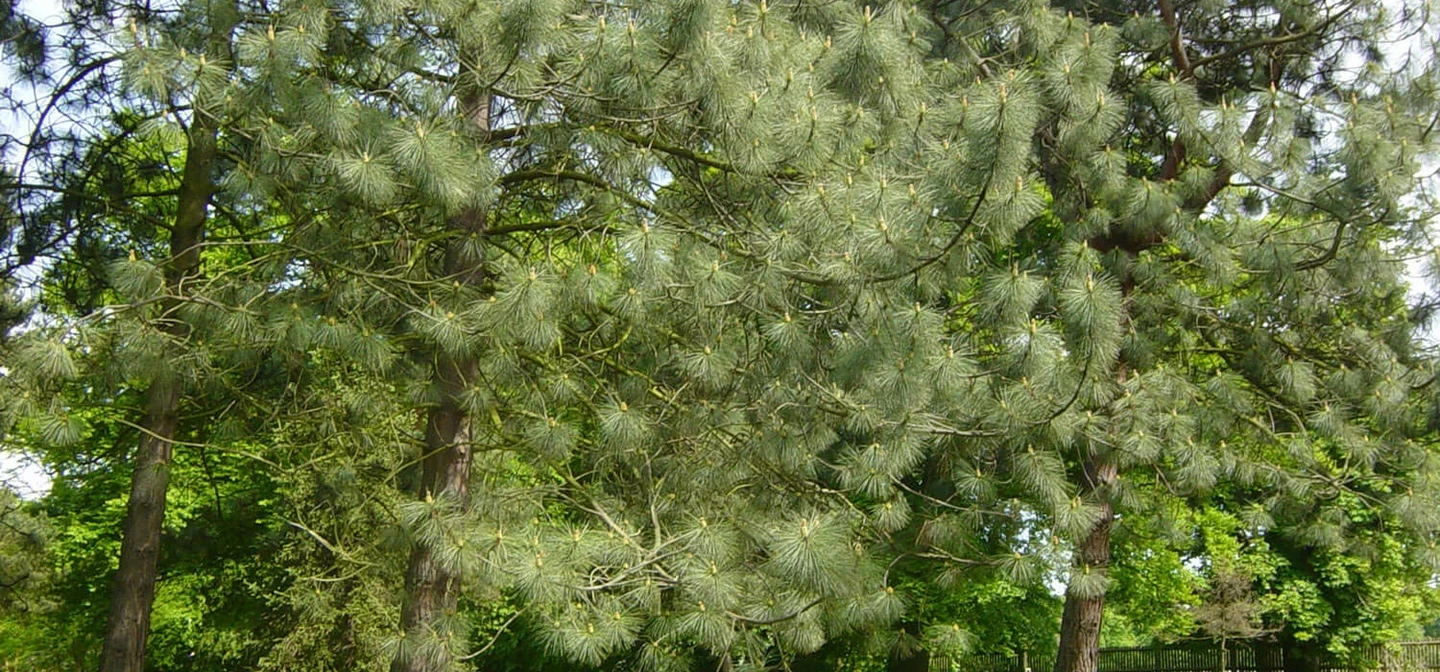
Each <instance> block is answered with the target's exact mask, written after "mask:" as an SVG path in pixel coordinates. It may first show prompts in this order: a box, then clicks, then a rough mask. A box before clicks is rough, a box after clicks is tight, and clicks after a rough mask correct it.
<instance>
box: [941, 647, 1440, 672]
mask: <svg viewBox="0 0 1440 672" xmlns="http://www.w3.org/2000/svg"><path fill="white" fill-rule="evenodd" d="M1096 663H1097V665H1096V667H1097V668H1099V669H1098V672H1366V671H1378V672H1427V671H1440V640H1432V641H1423V642H1398V643H1394V644H1387V645H1375V646H1366V647H1361V648H1357V649H1355V650H1353V651H1351V652H1350V653H1349V654H1348V655H1346V656H1344V657H1339V658H1337V657H1335V656H1331V655H1328V654H1322V653H1318V652H1315V651H1313V650H1303V649H1298V648H1287V647H1284V646H1281V645H1277V644H1264V643H1249V642H1229V643H1227V644H1226V645H1225V647H1224V648H1223V649H1222V648H1221V647H1220V646H1219V645H1218V644H1204V645H1184V646H1158V647H1133V648H1106V649H1100V652H1099V655H1098V657H1097V660H1096ZM1054 664H1055V661H1054V660H1052V659H1049V658H1041V657H1038V656H1035V657H1032V656H1030V655H1029V654H1026V653H1023V652H1022V653H1020V654H1018V655H1013V656H1011V655H1002V654H980V655H974V656H966V657H964V658H961V659H959V660H956V661H954V670H955V672H1051V669H1052V668H1053V667H1054Z"/></svg>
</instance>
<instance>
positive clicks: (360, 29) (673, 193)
mask: <svg viewBox="0 0 1440 672" xmlns="http://www.w3.org/2000/svg"><path fill="white" fill-rule="evenodd" d="M1411 9H1413V11H1414V12H1416V13H1414V14H1410V13H1409V11H1410V10H1411ZM1422 9H1423V8H1409V9H1407V11H1406V12H1404V13H1402V14H1401V15H1398V16H1397V15H1394V14H1393V13H1392V10H1391V9H1387V7H1386V6H1385V5H1384V4H1383V3H1379V2H1374V3H1367V2H1363V1H1355V2H1346V3H1328V2H1324V1H1322V0H1315V1H1308V2H1293V3H1292V2H1247V3H1241V4H1240V5H1223V4H1216V3H1204V2H1181V3H1175V2H1171V0H1160V2H1158V3H1157V4H1156V5H1155V6H1151V5H1149V4H1146V3H1125V2H1113V3H1103V2H1102V3H1098V4H1096V3H1090V4H1076V5H1074V6H1068V5H1065V4H1064V3H1057V4H1056V5H1053V6H1052V5H1049V4H1045V3H1043V2H1030V1H1028V0H1016V1H1013V2H1011V1H1008V0H1006V1H1001V2H929V1H915V2H906V1H896V2H875V3H867V2H850V1H848V0H846V1H841V2H836V1H834V0H797V1H795V2H789V1H786V2H776V3H773V4H772V3H769V2H767V1H766V0H758V1H756V2H750V1H748V0H747V1H745V2H734V3H732V2H721V1H718V0H664V1H660V2H633V3H625V2H588V1H584V0H500V1H497V2H462V1H458V0H433V1H429V0H414V1H411V0H364V1H360V2H348V1H336V2H330V3H321V2H309V1H297V2H286V3H279V4H273V5H272V4H267V3H257V4H248V3H240V4H227V3H222V2H218V1H217V0H205V1H203V2H188V1H182V2H177V3H175V5H174V6H173V7H166V8H164V9H161V10H156V9H154V8H151V7H149V6H148V5H147V6H140V5H136V6H124V5H119V4H116V5H110V4H101V5H94V6H91V5H88V4H87V5H84V6H77V7H75V8H74V9H73V10H72V13H71V15H70V17H69V23H68V24H67V25H68V28H67V30H68V31H70V32H68V33H65V41H64V42H63V43H62V44H63V45H65V46H68V47H69V48H70V49H71V51H72V54H73V56H72V58H71V60H70V63H71V65H70V66H68V67H69V68H70V69H71V71H70V72H69V73H68V74H67V75H66V77H68V79H66V78H61V79H58V80H57V82H58V84H57V85H56V86H55V87H54V88H53V91H54V98H53V100H54V101H55V103H56V106H63V107H65V108H66V109H75V110H79V111H80V112H81V117H82V118H85V119H87V123H93V124H94V125H93V127H86V128H83V129H77V128H75V127H73V126H71V125H68V124H60V123H55V122H49V121H45V119H43V118H42V120H41V123H40V130H39V131H38V132H37V133H36V134H35V135H34V136H33V137H32V139H31V140H30V141H29V142H28V143H27V146H26V149H27V150H28V152H30V155H33V156H34V157H35V160H34V161H35V163H34V165H35V166H37V167H33V168H27V167H25V166H24V165H22V167H21V169H20V172H19V173H18V175H19V176H20V177H19V178H18V179H20V183H19V184H17V185H13V186H11V192H12V194H13V195H12V199H13V202H14V204H15V208H16V209H17V211H18V212H20V213H22V214H23V215H24V216H25V217H29V218H30V219H29V220H28V221H26V222H25V224H26V226H27V227H28V228H26V229H25V230H26V231H27V232H33V233H31V234H30V235H31V238H33V239H35V240H44V241H48V242H46V244H45V246H44V247H43V249H44V251H45V252H44V254H43V255H32V257H33V256H42V257H43V256H44V255H50V256H49V258H50V261H48V262H46V263H47V264H48V265H44V266H43V272H44V275H43V280H42V281H41V283H40V285H41V287H42V288H43V289H44V291H43V293H42V298H43V300H42V303H41V309H40V311H39V316H38V317H37V318H35V319H33V320H32V322H33V323H34V325H35V326H33V327H31V328H28V330H26V331H25V332H24V333H23V334H20V335H18V336H17V341H16V344H15V352H17V353H20V356H18V357H17V361H16V364H15V365H13V366H11V367H10V368H7V369H5V370H3V371H0V383H3V390H4V396H3V398H0V411H3V417H4V419H5V421H6V427H7V428H10V427H13V428H14V429H13V431H15V432H16V433H17V436H19V435H23V436H25V437H27V440H34V441H36V442H38V443H40V444H43V445H48V446H52V447H55V448H56V449H59V448H65V447H67V446H76V445H82V446H83V445H84V444H85V441H86V437H87V436H89V435H90V434H89V433H88V432H89V430H88V429H87V424H86V423H87V422H94V421H95V420H96V418H103V419H104V420H105V421H106V422H111V423H118V424H120V425H123V426H125V427H129V428H132V429H133V430H134V434H133V437H134V439H135V441H137V442H138V445H139V446H140V448H139V450H138V452H136V453H135V454H134V456H133V458H130V457H129V456H130V452H129V451H128V449H116V448H100V447H88V450H90V451H97V452H100V453H102V454H103V455H105V456H106V459H110V460H121V459H127V458H128V459H133V464H134V467H133V475H132V486H131V495H130V497H129V500H128V501H129V507H130V509H129V514H128V518H127V523H126V528H125V531H124V544H123V546H122V550H121V554H120V563H119V567H120V570H119V573H118V574H117V580H116V590H115V593H114V595H113V597H112V599H111V602H110V609H111V614H112V615H111V623H110V627H109V633H108V636H107V639H106V645H105V649H104V652H103V654H102V660H103V661H104V662H103V663H102V669H105V670H139V669H142V667H143V664H144V663H143V660H144V644H145V637H146V632H147V623H148V613H149V605H150V600H151V599H152V597H153V593H154V589H155V588H154V587H155V581H156V557H157V550H156V549H157V545H158V544H159V543H160V541H161V539H162V532H163V530H164V529H165V515H164V506H165V489H166V467H167V465H168V463H169V461H170V458H171V454H172V451H173V450H187V449H192V448H193V449H196V450H203V449H209V448H218V449H220V450H230V451H232V452H235V453H236V454H243V455H245V456H246V457H247V459H253V460H254V462H255V464H256V465H257V468H264V469H269V470H272V471H273V473H274V478H275V479H276V482H279V483H282V484H283V488H282V490H281V493H280V494H279V495H278V496H279V497H280V498H281V499H282V500H284V502H285V504H286V506H285V507H282V508H286V509H288V511H289V512H288V513H286V514H283V515H285V520H284V521H283V522H284V527H285V529H287V530H288V534H289V535H290V536H289V537H287V538H286V542H285V548H286V552H285V557H286V558H287V560H288V561H291V563H292V565H293V571H291V572H290V574H289V575H288V578H287V585H285V586H283V587H282V588H280V589H278V590H276V591H274V593H273V596H275V597H273V599H274V603H273V605H272V606H273V608H275V609H277V610H279V611H280V612H281V613H283V614H284V619H285V622H286V623H287V624H288V625H290V626H292V627H290V628H289V630H288V632H286V633H284V634H282V635H281V636H279V637H278V639H277V640H276V641H275V642H274V643H273V644H272V646H271V648H270V651H269V654H268V655H266V656H264V657H263V659H262V660H260V661H258V662H257V664H260V665H262V666H268V667H269V668H271V669H287V668H288V669H294V668H296V667H300V666H304V667H306V668H309V669H353V668H355V667H363V668H367V669H376V668H379V667H384V666H387V665H388V666H389V667H390V669H391V670H394V671H397V672H398V671H413V672H421V671H427V672H431V671H438V670H452V669H467V666H469V665H471V664H472V663H471V662H469V661H476V660H480V661H483V660H484V657H483V656H485V655H486V652H487V651H489V650H490V649H491V647H493V646H495V645H496V644H497V642H500V641H501V640H503V639H504V638H506V637H513V636H515V635H514V634H513V633H515V632H517V631H518V632H524V633H526V635H527V636H529V637H533V638H534V639H535V640H536V641H537V642H538V643H539V647H540V648H542V649H543V651H544V653H545V655H547V656H550V657H552V658H553V659H557V660H568V661H573V662H576V663H580V664H584V665H587V666H622V667H623V668H624V669H643V670H690V669H755V670H759V669H776V668H780V669H784V668H787V667H789V666H790V665H792V664H799V663H800V661H803V660H804V659H805V657H806V656H810V655H812V654H815V653H816V652H817V651H819V650H820V649H821V648H822V647H823V646H825V645H826V644H827V643H829V642H835V641H839V640H841V639H844V640H845V641H850V642H861V643H862V646H861V649H865V648H868V649H869V650H870V651H871V652H879V653H883V654H885V655H890V656H892V657H893V658H894V659H895V660H897V661H908V662H909V663H911V664H916V665H923V666H930V667H932V668H935V669H943V668H945V666H946V665H947V664H948V661H950V660H951V659H952V658H953V657H954V656H956V655H959V654H961V653H963V652H964V651H965V649H966V647H967V646H969V645H970V643H971V640H970V638H969V637H968V636H967V634H966V633H965V632H964V631H963V630H962V629H961V628H960V626H959V625H958V624H956V623H949V622H929V621H927V620H926V618H927V617H926V616H923V614H925V613H930V612H925V611H923V610H919V611H917V610H916V609H914V608H913V607H914V605H913V604H912V602H911V598H909V597H907V595H906V592H905V590H904V589H903V587H902V586H901V584H900V581H899V577H900V576H901V575H902V574H904V575H905V576H908V577H922V579H921V580H925V581H934V582H936V583H937V585H939V586H941V587H942V589H943V587H944V586H952V585H954V582H957V581H967V580H977V579H979V580H985V581H992V580H996V579H997V578H998V579H1000V580H1003V581H1006V582H1010V583H1015V584H1032V583H1033V582H1035V581H1037V580H1038V579H1039V577H1040V576H1041V575H1042V574H1043V572H1044V571H1045V567H1044V560H1043V558H1042V556H1043V554H1044V553H1045V552H1047V551H1046V549H1051V550H1053V549H1055V548H1061V549H1069V550H1070V551H1071V553H1072V555H1073V560H1072V562H1071V565H1072V566H1071V567H1069V568H1068V571H1067V572H1066V576H1067V579H1068V588H1067V593H1066V598H1065V599H1066V604H1065V610H1064V615H1063V619H1062V622H1061V624H1060V651H1059V656H1058V659H1057V663H1056V672H1093V670H1094V667H1095V650H1096V647H1097V646H1098V641H1099V632H1100V627H1101V616H1102V613H1103V605H1104V596H1105V594H1106V591H1107V589H1108V584H1109V581H1110V575H1109V572H1108V565H1109V563H1110V557H1111V550H1110V535H1111V534H1112V531H1114V530H1120V531H1124V530H1125V529H1126V527H1127V526H1132V527H1133V528H1134V529H1140V528H1141V527H1144V529H1164V528H1166V527H1167V526H1170V527H1173V526H1174V525H1176V524H1178V523H1177V520H1178V519H1183V518H1184V516H1183V515H1176V512H1177V511H1184V510H1185V509H1186V508H1187V507H1195V508H1198V507H1202V506H1212V507H1216V508H1219V509H1227V510H1232V511H1231V512H1232V513H1233V514H1234V515H1236V516H1240V517H1242V519H1243V520H1244V521H1245V523H1246V525H1248V526H1249V528H1248V529H1247V530H1246V532H1245V533H1246V534H1248V535H1253V536H1256V537H1259V536H1274V537H1275V538H1277V539H1283V540H1285V543H1287V544H1292V545H1295V546H1298V547H1303V548H1315V549H1321V550H1323V551H1324V552H1326V553H1334V554H1341V555H1345V554H1348V555H1353V556H1356V557H1364V556H1365V555H1366V554H1370V553H1374V552H1376V549H1374V548H1370V547H1368V546H1367V545H1366V544H1365V543H1363V542H1358V541H1354V539H1357V538H1361V539H1363V538H1364V535H1357V534H1355V533H1356V532H1357V531H1364V530H1366V529H1375V530H1379V529H1384V530H1386V531H1387V532H1388V533H1389V534H1391V535H1395V537H1396V538H1399V539H1403V544H1404V546H1405V548H1406V552H1407V553H1408V556H1407V559H1406V560H1405V562H1407V563H1410V564H1411V565H1412V566H1417V567H1427V566H1428V567H1431V568H1433V569H1440V555H1436V553H1435V542H1436V541H1437V535H1440V518H1437V517H1436V515H1435V511H1440V501H1437V500H1440V491H1437V488H1440V482H1437V480H1436V467H1437V466H1440V462H1437V459H1436V453H1435V450H1436V449H1435V448H1434V445H1433V441H1434V431H1435V427H1434V426H1433V422H1432V421H1431V418H1432V417H1434V409H1435V407H1436V405H1435V401H1436V399H1435V398H1434V389H1435V387H1434V385H1433V384H1432V383H1431V380H1432V377H1433V376H1434V375H1435V372H1434V367H1433V361H1432V359H1431V357H1430V354H1429V353H1428V352H1426V351H1425V349H1424V348H1423V347H1422V345H1421V343H1420V341H1419V340H1418V336H1417V331H1416V326H1417V324H1418V322H1419V320H1420V317H1421V316H1420V315H1419V314H1417V313H1414V312H1412V311H1411V310H1410V308H1409V306H1407V304H1406V295H1405V291H1406V284H1405V281H1404V279H1403V273H1404V263H1403V262H1404V259H1405V258H1406V257H1407V255H1411V254H1414V253H1416V252H1421V251H1426V248H1425V246H1424V245H1425V244H1424V241H1425V240H1426V238H1425V227H1426V226H1427V224H1428V223H1429V222H1428V217H1429V214H1430V213H1429V212H1428V211H1427V210H1426V209H1425V203H1424V201H1423V200H1421V199H1420V198H1419V197H1418V196H1417V194H1419V193H1420V192H1421V190H1422V182H1421V181H1420V180H1421V178H1420V177H1419V175H1418V174H1419V173H1420V171H1421V169H1422V166H1424V165H1426V163H1425V162H1426V161H1429V160H1433V158H1434V155H1435V152H1434V149H1435V147H1434V145H1435V143H1436V134H1435V132H1434V131H1435V130H1436V129H1435V126H1436V119H1437V118H1440V104H1437V102H1436V101H1437V96H1436V88H1435V86H1436V84H1437V82H1436V72H1435V70H1434V67H1435V63H1434V59H1433V58H1428V57H1429V56H1433V53H1431V52H1433V49H1434V45H1433V44H1429V43H1426V42H1424V39H1423V36H1424V35H1426V33H1424V30H1425V29H1426V28H1433V24H1432V23H1431V22H1430V20H1429V19H1428V15H1427V14H1424V13H1423V12H1422V11H1421V10H1422ZM115 26H120V27H121V28H120V29H119V30H118V31H114V30H112V29H113V28H114V27H115ZM1406 31H1409V32H1408V33H1407V32H1406ZM1407 34H1408V35H1411V36H1422V37H1421V38H1417V39H1412V40H1411V41H1410V42H1409V44H1411V45H1412V46H1414V48H1416V49H1419V50H1426V49H1428V50H1429V51H1425V52H1424V55H1425V56H1427V58H1420V59H1418V60H1417V61H1415V62H1414V63H1412V64H1410V65H1402V64H1399V63H1395V62H1393V61H1387V60H1386V54H1385V53H1384V49H1383V48H1382V44H1383V41H1384V40H1387V39H1391V38H1394V37H1396V36H1401V35H1407ZM95 35H98V36H99V40H100V43H103V44H105V45H107V46H106V47H105V48H103V49H100V48H96V47H94V46H93V44H94V42H93V41H91V40H89V39H88V38H90V37H92V36H95ZM27 53H28V52H27ZM77 63H78V64H79V65H76V64H77ZM100 92H106V93H108V92H115V94H116V95H115V97H113V98H111V99H110V103H109V104H110V105H111V107H109V108H105V107H102V101H101V99H98V98H96V97H95V96H96V95H97V94H98V93H100ZM27 160H28V159H27ZM26 171H34V172H35V173H36V174H41V173H43V175H44V177H45V179H47V180H51V181H53V182H54V183H55V184H58V185H60V186H59V187H58V188H56V189H54V190H47V189H44V188H41V187H40V186H39V185H31V184H29V183H28V181H29V180H30V178H29V175H30V173H27V172H26ZM27 263H29V262H28V260H27ZM192 418H193V420H190V419H192ZM187 422H193V424H187ZM257 444H258V447H257ZM104 451H109V452H104ZM1237 590H1238V588H1237ZM1242 592H1243V591H1242ZM917 613H919V614H922V615H917ZM484 614H489V615H490V616H494V615H495V614H501V615H502V616H501V617H499V618H490V617H486V616H483V615H484ZM477 623H483V624H484V625H483V626H481V627H478V628H477Z"/></svg>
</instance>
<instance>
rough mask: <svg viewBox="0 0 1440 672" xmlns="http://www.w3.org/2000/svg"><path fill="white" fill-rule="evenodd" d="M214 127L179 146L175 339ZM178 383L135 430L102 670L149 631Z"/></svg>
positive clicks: (118, 667) (125, 657)
mask: <svg viewBox="0 0 1440 672" xmlns="http://www.w3.org/2000/svg"><path fill="white" fill-rule="evenodd" d="M217 135H218V129H217V127H216V124H215V123H214V120H213V118H211V117H208V116H206V115H202V114H196V115H195V120H194V123H193V124H192V125H191V127H190V132H189V134H188V137H187V141H186V148H185V169H184V172H183V174H182V175H181V179H180V191H179V195H178V197H177V203H176V214H175V227H174V229H173V230H172V231H171V233H170V260H169V262H167V263H166V265H165V284H166V290H167V292H168V294H169V296H170V298H168V299H166V300H165V301H164V303H163V306H164V316H163V317H162V322H161V325H160V328H161V329H162V330H164V331H165V332H166V333H168V334H170V335H171V336H172V337H174V338H175V339H177V340H179V339H183V338H185V337H186V335H187V334H188V333H189V326H188V325H186V324H185V323H184V322H183V320H181V318H179V317H178V316H177V314H176V308H177V307H178V304H179V299H178V298H176V297H178V296H180V295H182V294H183V293H184V292H186V291H187V288H186V286H185V285H186V283H187V282H188V281H190V280H192V279H193V278H194V277H195V275H196V273H197V272H198V271H199V268H200V245H201V243H202V242H203V240H204V238H205V223H206V217H207V213H208V209H209V206H210V197H211V195H212V194H213V193H214V182H213V180H212V177H211V176H212V174H213V172H214V169H215V162H216V157H217V151H216V146H215V143H216V139H217ZM183 387H184V383H183V382H182V381H180V380H176V379H173V378H171V379H162V380H157V381H154V382H152V383H151V384H150V387H149V389H147V390H146V392H145V407H146V411H145V419H144V422H143V424H142V425H141V432H142V433H141V437H140V446H139V450H138V451H136V454H135V472H134V474H133V475H132V476H131V479H130V500H129V502H128V504H127V505H126V511H125V527H124V533H123V534H124V537H123V539H122V541H121V543H120V568H119V569H118V570H117V571H116V573H115V583H114V587H113V588H112V591H111V594H110V615H109V619H108V622H107V625H106V630H105V642H104V645H103V648H102V650H101V654H100V672H140V671H141V670H143V669H144V667H145V640H146V636H147V635H148V634H149V631H150V605H151V603H152V602H154V600H155V565H156V560H157V559H158V558H159V552H160V532H161V528H162V527H163V525H164V522H165V492H166V489H167V488H168V486H169V484H170V458H171V456H172V452H173V448H174V441H175V435H176V432H178V431H179V425H180V418H179V410H180V401H181V397H182V392H183V389H182V388H183Z"/></svg>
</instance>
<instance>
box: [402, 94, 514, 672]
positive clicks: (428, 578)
mask: <svg viewBox="0 0 1440 672" xmlns="http://www.w3.org/2000/svg"><path fill="white" fill-rule="evenodd" d="M463 104H464V105H465V108H466V109H467V110H468V113H467V114H468V116H469V117H470V120H471V122H472V124H474V125H475V126H476V127H477V130H479V131H480V132H482V133H483V132H486V131H488V130H489V107H490V103H489V98H488V96H481V95H476V96H474V97H472V98H470V99H468V100H466V101H464V102H463ZM450 226H451V228H452V229H454V232H455V234H456V240H455V241H454V242H452V243H451V244H450V246H449V248H448V249H447V250H446V253H445V263H444V266H443V272H444V275H445V277H446V278H447V279H451V280H453V281H455V282H457V283H460V284H463V285H467V286H471V287H478V286H479V285H480V284H481V283H482V282H484V279H485V268H484V264H483V263H482V262H481V260H477V259H470V258H467V256H466V255H465V254H464V253H463V252H462V250H463V249H464V245H465V240H466V239H467V238H469V237H471V236H478V235H482V234H483V233H484V232H485V226H486V213H484V212H482V211H478V210H470V211H467V212H463V213H461V214H460V215H458V216H456V217H455V218H454V220H453V221H451V223H450ZM433 357H434V358H435V378H436V383H437V385H438V386H439V391H440V402H439V403H438V404H437V405H436V406H435V407H434V408H432V409H430V411H429V412H428V413H427V414H426V418H425V459H424V460H423V461H422V463H421V475H420V495H421V496H422V497H426V498H430V497H445V498H447V499H450V500H451V501H453V502H455V503H457V504H458V505H459V506H460V507H461V509H462V510H463V509H465V508H466V507H467V506H468V503H469V497H470V458H471V446H470V438H471V435H470V422H471V419H470V417H469V416H468V415H467V414H466V412H465V409H464V407H463V406H462V404H461V401H460V399H461V395H463V394H464V393H465V391H466V390H468V389H469V387H470V385H471V382H472V381H474V380H475V377H476V374H477V371H478V369H479V364H478V362H477V360H476V358H475V357H473V356H470V355H465V356H459V357H456V356H451V355H448V354H443V353H437V354H434V355H433ZM460 581H461V577H460V576H458V575H456V574H455V573H454V572H451V571H449V570H448V569H447V568H446V567H445V566H444V565H443V564H441V563H440V562H439V561H438V560H437V559H436V557H435V552H434V549H432V548H429V547H428V546H426V545H425V544H419V543H417V544H415V545H414V548H412V549H411V551H410V562H409V566H408V567H407V568H406V572H405V593H406V601H405V607H404V610H403V612H402V613H401V616H400V627H401V630H402V631H403V632H404V633H405V634H404V636H405V637H407V638H415V639H419V638H422V637H431V636H434V637H442V638H446V637H450V636H452V633H449V632H445V631H444V629H443V628H440V627H436V624H437V622H438V621H440V620H441V619H443V618H445V617H446V616H450V615H453V614H454V613H455V609H456V605H457V603H458V601H459V598H460ZM406 649H411V650H412V651H413V648H412V647H402V649H401V651H402V653H401V654H399V655H396V656H395V658H394V660H392V661H391V663H390V670H391V672H437V671H438V670H443V669H448V668H449V665H450V662H451V661H450V660H447V659H443V658H442V659H438V660H437V659H433V658H429V657H426V656H422V655H411V654H410V653H408V652H406ZM432 650H436V649H432ZM438 650H442V651H444V650H449V647H438Z"/></svg>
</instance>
